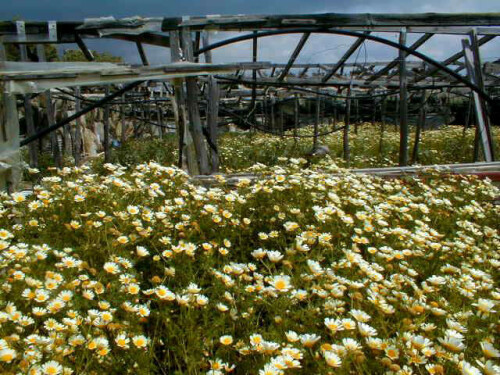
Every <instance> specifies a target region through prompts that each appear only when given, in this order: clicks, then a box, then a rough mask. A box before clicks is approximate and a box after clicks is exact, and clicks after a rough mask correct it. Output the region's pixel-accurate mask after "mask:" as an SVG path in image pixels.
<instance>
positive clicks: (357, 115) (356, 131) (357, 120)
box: [354, 99, 359, 134]
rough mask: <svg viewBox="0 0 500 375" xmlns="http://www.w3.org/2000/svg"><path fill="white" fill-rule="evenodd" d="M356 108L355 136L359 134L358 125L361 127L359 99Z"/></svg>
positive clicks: (355, 103) (356, 101)
mask: <svg viewBox="0 0 500 375" xmlns="http://www.w3.org/2000/svg"><path fill="white" fill-rule="evenodd" d="M354 108H355V109H356V114H355V117H354V134H358V125H359V99H356V100H355V101H354Z"/></svg>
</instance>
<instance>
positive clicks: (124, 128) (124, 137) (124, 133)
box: [120, 94, 127, 144]
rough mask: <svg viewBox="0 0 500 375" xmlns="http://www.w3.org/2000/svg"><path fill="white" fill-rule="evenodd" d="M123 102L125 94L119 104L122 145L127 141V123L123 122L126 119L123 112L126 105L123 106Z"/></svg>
mask: <svg viewBox="0 0 500 375" xmlns="http://www.w3.org/2000/svg"><path fill="white" fill-rule="evenodd" d="M125 100H126V97H125V94H123V95H122V97H121V101H122V104H120V120H121V124H122V131H121V137H120V141H121V143H122V144H123V143H124V142H125V141H126V140H127V123H126V121H125V118H126V113H125V112H126V109H127V107H126V104H124V103H125Z"/></svg>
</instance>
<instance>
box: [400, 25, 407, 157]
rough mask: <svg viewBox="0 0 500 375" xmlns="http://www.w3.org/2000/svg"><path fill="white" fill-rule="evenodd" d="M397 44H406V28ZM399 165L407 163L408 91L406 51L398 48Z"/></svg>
mask: <svg viewBox="0 0 500 375" xmlns="http://www.w3.org/2000/svg"><path fill="white" fill-rule="evenodd" d="M399 44H401V45H403V46H406V28H405V27H403V28H402V29H401V32H400V33H399ZM399 60H400V61H399V99H400V100H399V102H400V103H399V132H400V133H399V134H400V141H399V165H400V166H406V165H408V102H407V100H408V91H407V76H406V52H405V51H403V50H402V49H400V50H399Z"/></svg>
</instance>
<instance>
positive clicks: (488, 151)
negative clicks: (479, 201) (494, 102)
mask: <svg viewBox="0 0 500 375" xmlns="http://www.w3.org/2000/svg"><path fill="white" fill-rule="evenodd" d="M462 45H463V49H464V57H465V66H466V68H467V75H468V77H469V79H470V80H471V82H472V83H474V84H475V85H477V86H478V87H479V88H480V89H482V90H484V82H483V77H482V71H481V58H480V55H479V44H478V42H477V35H476V33H475V31H472V32H471V34H470V42H469V41H468V40H467V39H464V40H462ZM473 98H474V109H475V113H476V122H477V126H476V139H475V144H476V145H477V146H475V147H474V162H476V161H477V160H478V158H479V147H478V145H479V143H480V144H481V146H482V149H483V154H484V160H485V161H487V162H489V161H494V160H495V156H494V147H493V137H492V135H491V128H490V122H489V118H488V116H487V111H486V104H485V103H484V100H483V99H482V98H481V97H480V96H479V95H478V93H477V92H475V91H474V92H473Z"/></svg>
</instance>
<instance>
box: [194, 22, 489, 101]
mask: <svg viewBox="0 0 500 375" xmlns="http://www.w3.org/2000/svg"><path fill="white" fill-rule="evenodd" d="M305 32H308V33H317V34H335V35H346V36H352V37H357V38H361V37H362V38H365V39H368V40H372V41H374V42H378V43H381V44H385V45H388V46H390V47H393V48H396V49H398V50H403V51H405V52H406V53H407V54H410V55H413V56H415V57H418V58H419V59H421V60H423V61H425V62H427V63H429V64H431V65H433V66H435V67H436V68H438V69H439V70H442V71H444V72H446V73H448V74H449V75H450V76H452V77H454V78H456V79H457V80H458V81H460V82H462V83H463V84H465V85H466V86H467V87H469V88H470V89H471V90H473V91H475V92H477V94H478V95H479V96H480V97H482V98H483V99H484V100H486V101H487V102H489V103H491V102H492V101H493V99H492V98H491V97H490V96H489V95H488V94H487V93H486V92H485V91H484V90H482V89H481V88H480V87H479V86H477V85H475V84H473V83H472V82H470V81H469V80H467V79H466V78H464V77H462V76H461V75H460V74H458V73H456V72H454V71H453V70H451V69H450V68H448V67H446V66H445V65H443V64H441V63H440V62H438V61H436V60H434V59H432V58H430V57H428V56H427V55H424V54H423V53H420V52H417V51H414V50H412V49H411V48H409V47H406V46H404V45H402V44H399V43H396V42H393V41H391V40H387V39H384V38H381V37H378V36H374V35H371V34H364V33H359V32H356V31H348V30H339V29H317V28H297V29H289V30H276V31H263V32H258V33H252V34H246V35H241V36H237V37H234V38H230V39H226V40H223V41H220V42H217V43H213V44H210V45H208V46H206V47H203V48H200V49H199V50H198V51H195V52H194V55H195V56H199V55H201V54H202V53H205V52H208V51H211V50H214V49H217V48H221V47H224V46H227V45H230V44H234V43H239V42H243V41H245V40H249V39H254V38H263V37H267V36H275V35H283V34H297V33H305Z"/></svg>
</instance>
